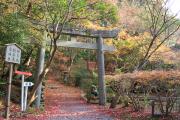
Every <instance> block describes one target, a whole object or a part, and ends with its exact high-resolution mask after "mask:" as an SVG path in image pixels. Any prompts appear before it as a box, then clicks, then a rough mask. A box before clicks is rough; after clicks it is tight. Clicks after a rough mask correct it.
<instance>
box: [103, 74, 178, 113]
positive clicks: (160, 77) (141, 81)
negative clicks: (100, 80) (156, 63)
mask: <svg viewBox="0 0 180 120" xmlns="http://www.w3.org/2000/svg"><path fill="white" fill-rule="evenodd" d="M107 78H108V79H111V81H112V82H111V83H110V85H111V87H112V89H113V91H114V92H116V93H117V94H119V95H121V96H123V95H124V93H126V95H128V97H129V98H130V100H131V102H132V104H133V107H134V109H135V110H136V111H137V110H139V109H141V105H142V104H141V102H140V101H142V100H145V98H144V97H145V96H146V94H150V95H151V96H153V95H154V96H155V99H156V100H157V101H158V102H159V104H160V106H159V108H160V111H161V113H162V114H164V115H169V114H170V113H171V111H172V108H173V106H174V103H175V102H176V100H177V97H178V96H179V94H178V90H177V88H179V87H180V71H140V72H134V73H127V74H122V75H116V76H113V77H112V76H107ZM164 98H165V99H164ZM141 99H142V100H141ZM146 101H147V98H146ZM163 101H164V102H165V103H166V104H165V107H164V104H163Z"/></svg>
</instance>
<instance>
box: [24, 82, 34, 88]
mask: <svg viewBox="0 0 180 120" xmlns="http://www.w3.org/2000/svg"><path fill="white" fill-rule="evenodd" d="M33 85H34V83H32V82H24V87H29V86H33Z"/></svg>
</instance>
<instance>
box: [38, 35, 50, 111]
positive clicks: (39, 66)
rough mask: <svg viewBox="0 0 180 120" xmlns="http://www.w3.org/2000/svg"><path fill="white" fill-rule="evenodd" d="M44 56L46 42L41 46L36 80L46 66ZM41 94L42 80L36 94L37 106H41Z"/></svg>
mask: <svg viewBox="0 0 180 120" xmlns="http://www.w3.org/2000/svg"><path fill="white" fill-rule="evenodd" d="M46 40H47V33H46V32H44V41H46ZM44 58H45V42H43V43H42V45H41V47H40V48H39V51H38V62H37V71H36V76H35V80H36V81H38V80H39V76H40V74H41V73H42V71H43V68H44ZM41 94H42V82H41V83H40V85H39V87H38V89H37V92H36V95H37V98H36V101H35V106H36V108H39V107H40V104H41Z"/></svg>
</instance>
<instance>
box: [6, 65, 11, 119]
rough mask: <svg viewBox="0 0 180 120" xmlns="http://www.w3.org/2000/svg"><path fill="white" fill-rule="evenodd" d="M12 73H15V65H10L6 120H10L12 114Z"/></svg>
mask: <svg viewBox="0 0 180 120" xmlns="http://www.w3.org/2000/svg"><path fill="white" fill-rule="evenodd" d="M12 72H13V63H10V71H9V79H8V89H7V98H6V99H7V100H6V112H5V116H6V119H9V113H10V110H9V109H10V98H11V82H12Z"/></svg>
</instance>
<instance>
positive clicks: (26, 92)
mask: <svg viewBox="0 0 180 120" xmlns="http://www.w3.org/2000/svg"><path fill="white" fill-rule="evenodd" d="M27 95H28V86H26V87H25V95H24V111H26V107H27Z"/></svg>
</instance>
